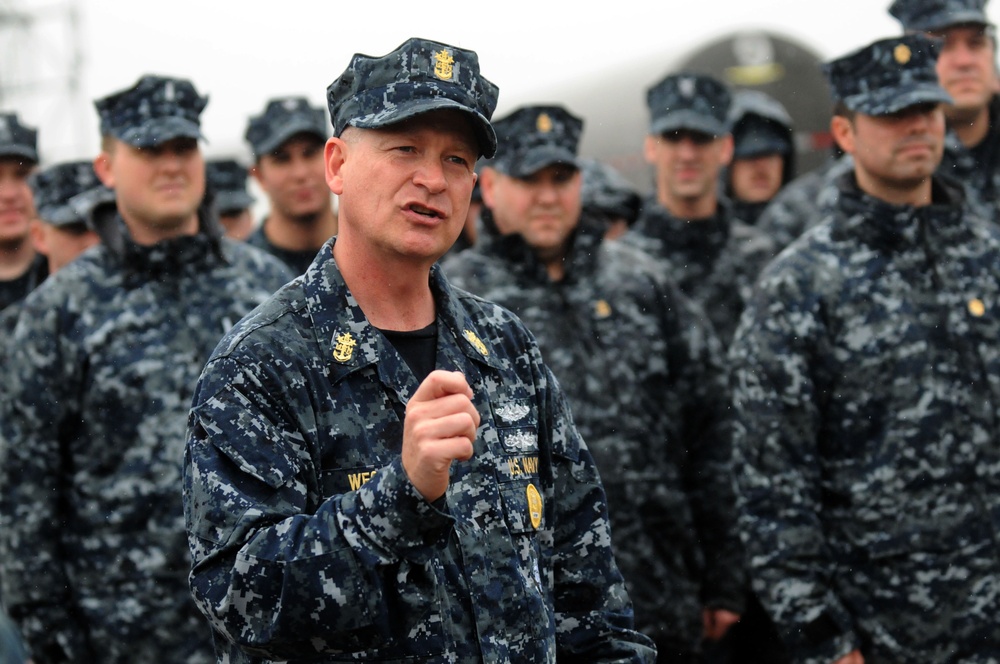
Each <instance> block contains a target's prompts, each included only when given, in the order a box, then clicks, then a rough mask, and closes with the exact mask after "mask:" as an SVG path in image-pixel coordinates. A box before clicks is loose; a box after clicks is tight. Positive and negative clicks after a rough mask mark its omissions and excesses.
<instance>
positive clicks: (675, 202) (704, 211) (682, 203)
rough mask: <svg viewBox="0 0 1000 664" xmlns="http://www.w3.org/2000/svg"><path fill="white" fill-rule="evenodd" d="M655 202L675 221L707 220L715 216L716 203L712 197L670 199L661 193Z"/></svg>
mask: <svg viewBox="0 0 1000 664" xmlns="http://www.w3.org/2000/svg"><path fill="white" fill-rule="evenodd" d="M657 201H658V202H659V203H660V205H662V206H663V207H664V208H666V210H667V212H669V213H670V215H671V216H673V217H676V218H677V219H709V218H710V217H713V216H715V210H716V208H717V207H718V201H717V200H716V198H715V197H714V196H702V197H699V198H671V197H670V196H668V195H666V194H663V193H661V194H660V195H659V196H657Z"/></svg>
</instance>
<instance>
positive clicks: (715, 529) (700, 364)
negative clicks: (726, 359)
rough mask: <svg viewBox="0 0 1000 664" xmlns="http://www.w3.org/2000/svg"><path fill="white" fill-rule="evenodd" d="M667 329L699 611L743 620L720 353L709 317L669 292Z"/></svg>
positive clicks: (743, 576) (742, 585) (739, 551)
mask: <svg viewBox="0 0 1000 664" xmlns="http://www.w3.org/2000/svg"><path fill="white" fill-rule="evenodd" d="M671 300H672V305H671V307H670V317H671V320H670V321H669V322H668V323H667V334H668V352H669V353H670V354H671V359H670V366H671V367H673V368H674V369H675V370H676V371H677V378H676V380H675V381H674V383H673V385H672V393H671V394H670V397H669V398H670V399H672V400H675V401H676V402H677V403H678V404H680V417H679V419H680V421H681V423H682V425H681V427H680V439H681V441H682V442H683V446H684V448H685V449H684V454H683V455H682V456H683V463H682V468H681V472H682V480H683V483H684V490H685V494H686V495H687V496H688V500H689V503H690V507H691V513H692V515H693V517H694V525H695V529H696V531H697V538H698V548H699V549H700V551H701V553H702V556H703V559H704V565H705V567H704V570H703V572H702V578H701V579H700V586H701V601H702V604H703V605H704V606H707V607H711V608H724V609H728V610H730V611H733V612H735V613H742V612H743V609H744V604H745V597H746V591H747V585H746V583H747V576H746V568H745V563H744V553H743V546H742V544H741V543H740V538H739V531H738V529H737V523H736V495H735V490H734V487H733V465H732V426H731V418H730V414H729V398H728V388H727V385H726V372H725V369H724V367H723V361H722V355H723V351H722V347H721V344H720V342H719V340H718V339H717V337H716V336H715V333H714V331H713V330H712V327H711V323H709V321H708V318H707V316H706V315H705V314H704V312H703V311H702V310H701V308H700V307H698V306H697V305H696V304H694V303H693V302H691V301H690V300H688V299H687V298H686V297H684V296H683V295H682V294H681V293H680V292H679V291H674V293H673V297H672V298H671Z"/></svg>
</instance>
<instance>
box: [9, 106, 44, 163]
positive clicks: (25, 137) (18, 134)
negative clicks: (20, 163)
mask: <svg viewBox="0 0 1000 664" xmlns="http://www.w3.org/2000/svg"><path fill="white" fill-rule="evenodd" d="M0 157H23V158H25V159H27V160H29V161H32V162H34V163H36V164H37V163H38V131H37V130H35V129H31V128H30V127H25V126H24V125H22V124H21V122H20V120H18V119H17V115H16V114H14V113H0Z"/></svg>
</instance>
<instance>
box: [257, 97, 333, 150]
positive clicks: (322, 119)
mask: <svg viewBox="0 0 1000 664" xmlns="http://www.w3.org/2000/svg"><path fill="white" fill-rule="evenodd" d="M328 126H329V125H328V122H327V119H326V110H324V109H322V108H319V107H316V106H310V105H309V101H308V100H307V99H305V98H304V97H284V98H281V99H272V100H270V101H268V102H267V106H266V107H265V108H264V112H263V113H261V114H260V115H257V116H254V117H252V118H250V124H249V125H248V126H247V131H246V135H245V136H246V139H247V141H248V142H249V143H250V147H251V148H253V154H254V157H255V158H256V159H260V157H261V155H265V154H267V153H269V152H274V151H275V150H277V149H278V148H279V147H280V146H281V144H282V143H284V142H285V141H287V140H288V139H290V138H291V137H292V136H295V135H297V134H312V135H314V136H318V137H319V138H320V140H323V141H325V140H326V137H327V134H328V133H329V130H328V129H327V127H328Z"/></svg>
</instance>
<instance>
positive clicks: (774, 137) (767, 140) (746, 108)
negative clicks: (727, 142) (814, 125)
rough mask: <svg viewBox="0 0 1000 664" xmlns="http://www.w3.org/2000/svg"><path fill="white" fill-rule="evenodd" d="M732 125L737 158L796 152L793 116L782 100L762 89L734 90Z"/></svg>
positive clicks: (730, 123)
mask: <svg viewBox="0 0 1000 664" xmlns="http://www.w3.org/2000/svg"><path fill="white" fill-rule="evenodd" d="M729 126H730V131H732V133H733V150H734V151H733V157H734V158H736V159H747V158H750V157H759V156H763V155H768V154H780V155H788V154H789V153H791V152H792V149H793V145H792V118H791V116H790V115H789V114H788V111H787V110H785V107H784V106H782V105H781V102H779V101H778V100H777V99H775V98H774V97H771V96H769V95H767V94H764V93H763V92H760V91H759V90H737V91H736V92H735V93H734V94H733V103H732V105H731V106H730V107H729Z"/></svg>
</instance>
